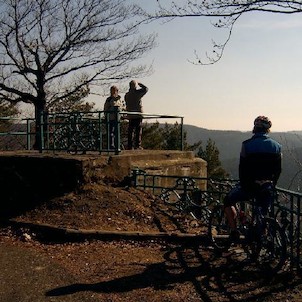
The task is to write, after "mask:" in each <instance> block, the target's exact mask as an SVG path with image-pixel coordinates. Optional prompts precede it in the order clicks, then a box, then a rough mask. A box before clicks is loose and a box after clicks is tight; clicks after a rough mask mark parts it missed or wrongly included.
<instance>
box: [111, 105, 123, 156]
mask: <svg viewBox="0 0 302 302" xmlns="http://www.w3.org/2000/svg"><path fill="white" fill-rule="evenodd" d="M113 110H114V147H115V154H119V153H120V151H121V138H120V135H121V131H120V120H121V117H120V114H119V107H118V106H114V107H113Z"/></svg>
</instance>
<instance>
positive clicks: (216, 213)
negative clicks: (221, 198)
mask: <svg viewBox="0 0 302 302" xmlns="http://www.w3.org/2000/svg"><path fill="white" fill-rule="evenodd" d="M208 237H209V240H210V242H211V244H212V245H213V247H214V248H215V249H217V250H220V251H224V250H227V249H228V248H229V247H230V245H231V244H230V240H229V226H228V223H227V220H226V216H225V213H224V206H223V205H217V206H216V207H214V209H213V211H212V213H211V215H210V217H209V224H208Z"/></svg>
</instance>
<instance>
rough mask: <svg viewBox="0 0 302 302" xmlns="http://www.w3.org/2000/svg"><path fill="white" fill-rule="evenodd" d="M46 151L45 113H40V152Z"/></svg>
mask: <svg viewBox="0 0 302 302" xmlns="http://www.w3.org/2000/svg"><path fill="white" fill-rule="evenodd" d="M43 149H44V111H41V113H40V146H39V152H40V153H42V150H43Z"/></svg>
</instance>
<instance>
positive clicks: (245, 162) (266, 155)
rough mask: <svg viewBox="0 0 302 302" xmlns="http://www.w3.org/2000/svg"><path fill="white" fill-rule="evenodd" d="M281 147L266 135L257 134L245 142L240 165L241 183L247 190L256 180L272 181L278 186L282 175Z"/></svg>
mask: <svg viewBox="0 0 302 302" xmlns="http://www.w3.org/2000/svg"><path fill="white" fill-rule="evenodd" d="M281 157H282V154H281V145H280V144H279V143H278V142H276V141H275V140H273V139H272V138H270V137H269V136H268V134H266V133H256V134H254V135H253V136H252V137H251V138H250V139H248V140H246V141H244V142H243V143H242V147H241V153H240V163H239V179H240V183H241V185H242V186H243V187H245V188H246V189H251V188H253V187H254V185H255V180H272V181H273V183H274V184H275V185H276V183H277V181H278V179H279V176H280V173H281Z"/></svg>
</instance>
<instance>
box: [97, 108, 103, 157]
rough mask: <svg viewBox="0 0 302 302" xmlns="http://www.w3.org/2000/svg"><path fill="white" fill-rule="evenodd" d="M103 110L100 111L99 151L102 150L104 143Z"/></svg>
mask: <svg viewBox="0 0 302 302" xmlns="http://www.w3.org/2000/svg"><path fill="white" fill-rule="evenodd" d="M101 114H102V111H99V112H98V141H99V146H98V148H99V153H100V154H101V152H102V145H103V133H102V116H101Z"/></svg>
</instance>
